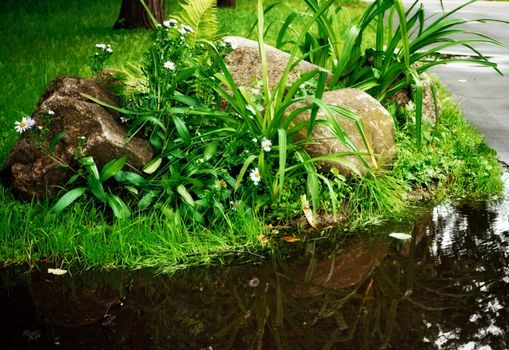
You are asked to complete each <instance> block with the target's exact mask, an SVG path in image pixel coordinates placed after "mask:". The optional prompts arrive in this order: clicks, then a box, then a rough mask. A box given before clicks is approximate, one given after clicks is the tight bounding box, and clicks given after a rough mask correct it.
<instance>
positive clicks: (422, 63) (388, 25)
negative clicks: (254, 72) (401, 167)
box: [277, 0, 509, 145]
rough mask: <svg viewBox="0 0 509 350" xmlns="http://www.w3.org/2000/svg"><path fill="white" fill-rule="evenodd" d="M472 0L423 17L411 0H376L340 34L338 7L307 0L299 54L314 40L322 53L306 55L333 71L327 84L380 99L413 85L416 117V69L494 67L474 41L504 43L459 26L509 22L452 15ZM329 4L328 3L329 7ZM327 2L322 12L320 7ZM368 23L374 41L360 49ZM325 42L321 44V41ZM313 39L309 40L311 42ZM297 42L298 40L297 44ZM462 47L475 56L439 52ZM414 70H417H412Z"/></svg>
mask: <svg viewBox="0 0 509 350" xmlns="http://www.w3.org/2000/svg"><path fill="white" fill-rule="evenodd" d="M474 1H475V0H471V1H467V2H465V3H464V4H461V5H459V6H458V7H456V8H454V9H453V10H451V11H449V12H445V13H443V14H442V15H440V16H438V17H437V18H433V16H430V17H426V16H425V10H424V6H423V5H422V3H421V2H420V0H416V1H415V2H414V3H413V4H412V5H411V6H410V7H409V8H408V9H407V10H405V8H404V7H403V3H402V1H401V0H375V1H373V2H372V3H371V4H370V5H369V6H368V7H367V9H366V10H365V12H364V14H363V16H362V17H361V19H360V20H359V21H358V23H356V24H353V25H352V26H351V27H350V29H349V30H346V31H343V34H342V36H341V39H338V34H337V33H340V32H341V30H340V29H339V24H338V23H337V22H336V21H335V19H336V18H337V16H334V15H333V14H332V13H336V14H337V13H338V12H339V10H340V9H341V8H340V7H336V9H335V10H334V9H333V8H332V7H330V6H331V5H332V4H331V3H329V2H326V3H324V5H323V6H322V7H321V6H320V2H319V1H318V0H306V1H305V3H306V5H307V6H308V8H309V10H310V11H311V13H313V14H314V15H315V16H316V21H315V23H314V26H315V28H316V30H315V31H310V32H308V33H306V35H305V36H306V41H307V42H308V43H309V44H306V45H304V46H300V47H301V49H302V50H303V53H306V52H307V51H309V50H310V49H312V48H315V47H316V45H318V43H321V44H320V45H323V48H322V49H321V50H322V51H321V55H322V56H323V54H326V55H327V58H323V57H321V58H320V59H316V57H318V56H313V55H310V56H309V57H308V58H307V59H308V60H310V61H311V62H313V63H315V64H318V65H321V66H323V67H325V68H329V69H331V70H332V73H333V78H332V79H331V80H330V81H329V88H330V89H335V88H341V87H348V86H351V87H356V88H360V89H363V90H365V91H367V92H369V93H370V94H371V95H372V96H374V97H375V98H377V99H379V100H380V101H382V102H383V101H386V100H388V99H389V98H390V97H391V96H392V95H393V94H395V93H396V92H397V91H398V90H400V89H407V88H409V87H410V86H411V85H412V84H416V86H417V87H416V88H415V89H414V91H415V94H414V96H413V97H414V99H415V100H416V101H415V102H416V107H417V114H418V115H417V117H416V119H417V120H418V121H420V119H421V118H420V115H421V114H422V110H421V105H422V100H419V99H420V97H419V96H421V93H420V90H421V88H420V87H419V80H420V78H419V74H422V73H424V72H426V71H427V70H428V69H429V68H431V67H433V66H435V65H439V64H446V63H454V62H469V63H476V64H479V65H482V66H486V67H490V68H493V69H495V70H496V71H497V72H499V73H500V71H499V70H498V69H497V65H496V64H495V63H494V62H492V61H490V60H489V58H488V57H486V56H484V55H482V53H481V52H479V50H477V49H476V48H475V47H474V45H476V44H489V45H495V46H503V47H507V45H506V44H504V43H501V42H500V41H498V40H496V39H494V38H492V37H490V36H488V35H485V34H482V33H480V32H476V31H470V30H467V29H465V28H464V25H465V24H469V23H483V22H486V21H497V22H501V23H506V24H509V21H503V20H490V19H474V20H466V19H461V18H456V17H453V15H455V14H457V13H458V12H459V11H461V10H462V9H463V8H465V7H466V6H468V5H470V4H472V3H473V2H474ZM328 6H329V7H330V8H329V7H328ZM325 7H327V9H326V11H323V10H324V8H325ZM297 17H299V16H298V15H297V12H292V13H291V14H290V15H288V17H287V21H285V23H289V22H295V21H296V20H297V19H296V18H297ZM368 28H375V44H374V47H373V48H369V47H368V48H367V49H366V50H365V51H364V53H362V52H361V48H362V47H363V46H364V43H363V38H364V33H365V32H366V30H368ZM287 33H288V29H287V26H283V27H282V28H281V30H280V33H279V36H278V40H277V43H278V44H279V45H283V44H284V43H285V42H287V41H288V40H289V39H286V40H285V36H286V35H287ZM338 41H342V44H343V46H342V47H343V50H341V51H338ZM324 42H325V43H326V45H324V44H323V43H324ZM312 43H313V44H312ZM296 46H297V45H296ZM457 46H463V47H465V48H467V49H468V50H470V51H471V52H472V53H473V55H474V56H475V58H472V57H454V58H450V57H447V56H443V55H442V54H441V52H442V51H444V50H447V49H450V48H452V47H457ZM414 73H417V75H415V74H414ZM420 128H421V127H420V126H417V128H416V130H417V135H416V142H417V144H419V145H420V143H421V139H420Z"/></svg>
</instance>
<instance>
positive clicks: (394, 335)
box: [0, 181, 509, 350]
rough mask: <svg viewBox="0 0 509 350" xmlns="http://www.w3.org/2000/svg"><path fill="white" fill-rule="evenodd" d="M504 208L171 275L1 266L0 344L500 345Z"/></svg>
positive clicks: (479, 348)
mask: <svg viewBox="0 0 509 350" xmlns="http://www.w3.org/2000/svg"><path fill="white" fill-rule="evenodd" d="M506 183H507V181H506ZM508 215H509V198H508V196H507V195H506V198H505V200H503V201H499V202H497V203H483V202H482V203H469V204H466V205H460V206H452V205H440V206H437V207H435V208H432V209H430V210H427V211H425V212H424V213H423V215H421V216H420V217H419V218H418V219H417V220H416V221H415V224H414V226H413V228H411V230H410V231H411V233H412V235H413V238H412V239H411V240H409V241H406V242H404V243H403V242H400V241H396V240H394V239H387V238H385V237H386V236H387V233H389V232H391V231H393V230H394V227H393V228H392V230H391V228H389V229H384V230H385V231H387V232H385V231H384V230H382V231H383V232H384V233H381V232H375V233H379V234H378V235H376V237H378V238H370V239H363V238H362V237H358V238H356V239H349V240H348V241H346V242H348V243H345V241H341V242H336V243H333V242H332V243H331V242H327V243H324V242H322V241H320V240H317V241H312V242H307V243H304V244H302V246H301V247H300V248H299V249H301V251H300V253H299V254H296V253H295V252H294V253H292V254H290V255H289V258H287V259H282V260H280V261H272V262H267V263H263V264H259V265H254V266H253V265H245V266H238V267H229V268H215V269H193V270H189V271H183V272H180V273H177V274H176V275H174V276H172V277H168V276H155V277H154V275H153V273H152V272H150V271H141V272H122V271H115V272H108V273H98V272H94V271H89V272H85V273H82V274H80V275H73V276H70V275H64V276H53V275H48V274H47V273H46V272H45V270H44V269H41V270H40V271H39V272H34V271H33V272H31V273H27V272H24V271H23V270H20V269H4V270H3V271H1V273H0V349H53V348H54V349H197V350H201V349H203V350H217V349H462V350H474V349H475V350H490V349H493V350H495V349H509V340H508V339H509V307H508V306H509V294H508V291H509V289H508V287H509V221H508V219H509V217H508ZM379 230H380V229H379ZM371 236H373V235H371Z"/></svg>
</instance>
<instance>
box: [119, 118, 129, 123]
mask: <svg viewBox="0 0 509 350" xmlns="http://www.w3.org/2000/svg"><path fill="white" fill-rule="evenodd" d="M120 121H121V122H122V124H125V123H127V122H128V121H129V118H126V117H120Z"/></svg>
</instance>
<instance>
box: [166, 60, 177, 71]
mask: <svg viewBox="0 0 509 350" xmlns="http://www.w3.org/2000/svg"><path fill="white" fill-rule="evenodd" d="M164 68H166V69H169V70H175V63H173V62H172V61H166V62H164Z"/></svg>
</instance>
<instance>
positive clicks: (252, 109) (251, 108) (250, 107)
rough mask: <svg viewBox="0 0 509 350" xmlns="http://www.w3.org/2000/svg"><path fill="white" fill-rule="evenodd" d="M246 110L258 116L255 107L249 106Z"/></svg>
mask: <svg viewBox="0 0 509 350" xmlns="http://www.w3.org/2000/svg"><path fill="white" fill-rule="evenodd" d="M246 109H247V110H248V111H249V112H251V114H256V110H255V109H254V107H253V106H251V105H247V106H246Z"/></svg>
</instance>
